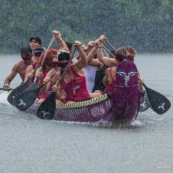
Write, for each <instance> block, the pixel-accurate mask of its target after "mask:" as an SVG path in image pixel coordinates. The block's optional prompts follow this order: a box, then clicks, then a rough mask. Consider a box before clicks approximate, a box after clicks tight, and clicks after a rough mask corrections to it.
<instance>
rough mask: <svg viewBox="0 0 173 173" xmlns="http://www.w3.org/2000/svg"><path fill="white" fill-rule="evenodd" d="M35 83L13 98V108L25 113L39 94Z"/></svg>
mask: <svg viewBox="0 0 173 173" xmlns="http://www.w3.org/2000/svg"><path fill="white" fill-rule="evenodd" d="M38 88H39V86H37V83H33V84H31V85H30V86H29V87H28V88H26V89H25V90H24V91H22V92H21V93H20V94H18V95H17V96H16V98H15V106H16V108H17V109H19V110H20V111H26V110H27V109H28V108H29V107H30V106H31V105H32V104H33V103H34V101H35V99H36V98H37V96H38V94H39V89H40V88H39V89H38Z"/></svg>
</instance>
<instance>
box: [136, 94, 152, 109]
mask: <svg viewBox="0 0 173 173" xmlns="http://www.w3.org/2000/svg"><path fill="white" fill-rule="evenodd" d="M150 107H151V105H150V101H149V99H148V96H147V93H146V92H145V94H144V98H143V99H142V101H141V104H140V108H139V112H144V111H146V110H148V109H149V108H150Z"/></svg>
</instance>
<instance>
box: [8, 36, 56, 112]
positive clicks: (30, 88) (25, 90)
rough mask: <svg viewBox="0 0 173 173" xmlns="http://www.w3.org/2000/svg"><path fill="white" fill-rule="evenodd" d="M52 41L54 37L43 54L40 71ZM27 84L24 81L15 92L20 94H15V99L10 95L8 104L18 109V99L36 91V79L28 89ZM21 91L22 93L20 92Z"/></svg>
mask: <svg viewBox="0 0 173 173" xmlns="http://www.w3.org/2000/svg"><path fill="white" fill-rule="evenodd" d="M54 40H55V36H53V37H52V39H51V41H50V43H49V46H48V48H47V50H46V52H45V54H44V57H43V59H42V62H41V65H40V71H41V70H42V68H43V64H44V61H45V58H46V56H47V53H48V50H49V49H50V47H51V45H52V44H53V42H54ZM34 72H35V71H34ZM28 82H29V79H28V80H27V81H26V83H25V85H24V86H22V87H21V90H17V91H18V92H17V93H19V92H20V93H19V94H16V95H15V97H13V95H11V97H10V98H9V101H10V103H12V105H14V106H16V107H18V103H19V101H20V99H23V98H24V97H25V92H27V93H28V92H29V91H34V89H35V90H37V87H38V86H37V82H38V78H37V77H36V79H35V81H34V83H33V84H31V85H30V86H29V87H28ZM21 91H23V92H21ZM18 95H19V96H18ZM29 98H30V97H29ZM16 99H18V100H16ZM19 110H20V108H19Z"/></svg>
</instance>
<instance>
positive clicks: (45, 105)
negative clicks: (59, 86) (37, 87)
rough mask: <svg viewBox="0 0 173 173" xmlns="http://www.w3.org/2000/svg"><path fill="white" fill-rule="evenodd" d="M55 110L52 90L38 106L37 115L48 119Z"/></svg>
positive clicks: (54, 96) (54, 94)
mask: <svg viewBox="0 0 173 173" xmlns="http://www.w3.org/2000/svg"><path fill="white" fill-rule="evenodd" d="M55 110H56V93H55V92H52V93H51V94H50V95H49V96H48V97H47V98H46V99H45V100H44V101H43V102H42V103H41V105H40V106H39V108H38V110H37V113H36V115H37V117H39V118H41V119H47V120H50V119H52V118H53V116H54V114H55Z"/></svg>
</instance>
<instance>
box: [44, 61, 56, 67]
mask: <svg viewBox="0 0 173 173" xmlns="http://www.w3.org/2000/svg"><path fill="white" fill-rule="evenodd" d="M46 65H47V66H49V67H59V63H58V62H52V63H46Z"/></svg>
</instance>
